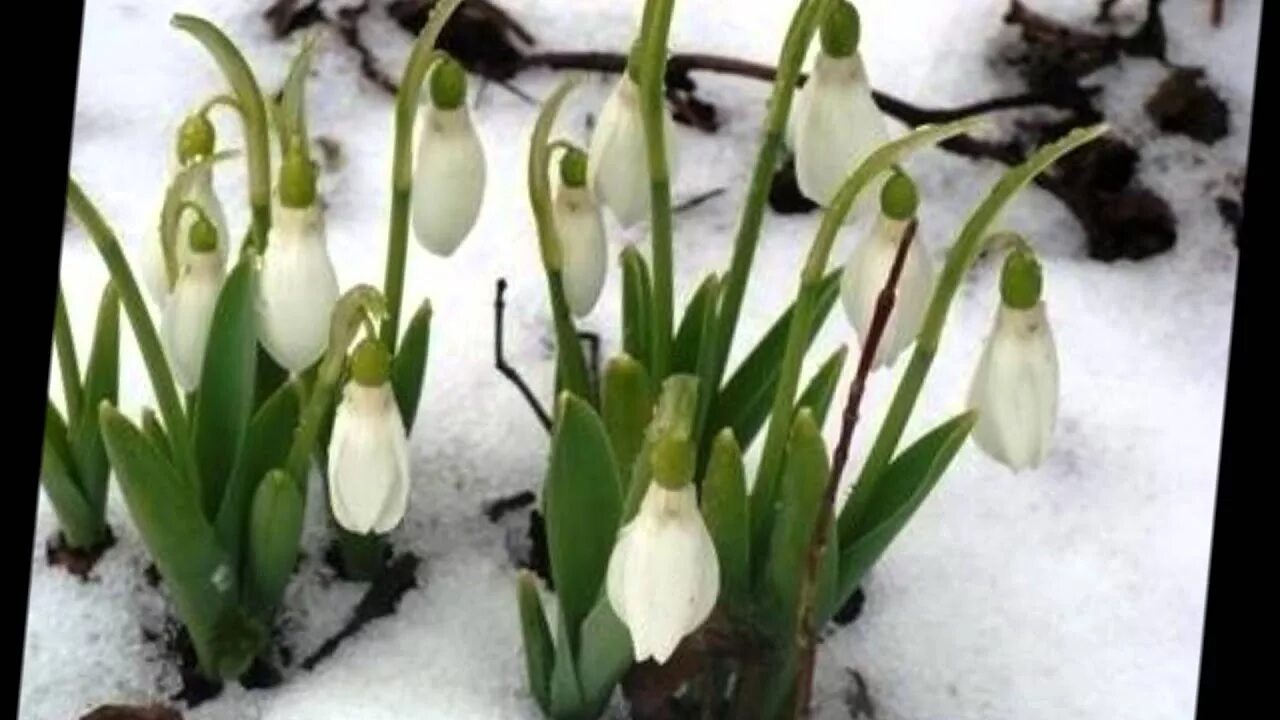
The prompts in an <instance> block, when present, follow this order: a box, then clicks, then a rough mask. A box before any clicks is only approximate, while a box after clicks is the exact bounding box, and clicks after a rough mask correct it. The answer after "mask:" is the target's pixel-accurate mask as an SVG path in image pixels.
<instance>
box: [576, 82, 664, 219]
mask: <svg viewBox="0 0 1280 720" xmlns="http://www.w3.org/2000/svg"><path fill="white" fill-rule="evenodd" d="M663 128H664V140H665V149H666V155H667V172H668V175H669V176H670V177H674V176H675V172H676V162H677V159H678V154H677V152H676V136H675V133H676V131H675V123H674V122H673V121H672V119H671V116H670V114H668V113H665V112H664V113H663ZM587 167H588V177H589V178H590V184H591V188H592V190H593V191H594V192H595V194H596V197H597V198H598V199H599V200H600V202H601V203H603V204H604V205H605V206H606V207H608V208H609V210H610V212H612V213H613V215H614V217H615V218H617V220H618V223H619V224H621V225H622V226H623V227H626V228H630V227H633V226H635V225H637V224H639V223H640V222H642V221H643V220H645V219H647V218H648V217H649V212H650V206H649V200H650V198H649V161H648V155H647V150H646V146H645V139H644V120H643V116H642V112H641V106H640V96H639V88H638V87H637V86H636V84H635V82H634V81H633V80H631V78H630V76H629V75H626V74H623V76H622V77H621V78H620V79H619V80H618V83H617V84H616V85H615V86H614V89H613V92H612V93H610V95H609V97H608V99H607V100H606V101H605V104H604V107H603V108H601V111H600V119H599V121H598V122H597V123H596V128H595V131H594V132H593V133H592V135H591V142H590V144H589V145H588V152H587Z"/></svg>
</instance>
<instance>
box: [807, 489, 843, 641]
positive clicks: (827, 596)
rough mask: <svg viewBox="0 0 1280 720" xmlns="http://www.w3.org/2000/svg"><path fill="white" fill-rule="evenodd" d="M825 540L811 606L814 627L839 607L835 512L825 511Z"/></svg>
mask: <svg viewBox="0 0 1280 720" xmlns="http://www.w3.org/2000/svg"><path fill="white" fill-rule="evenodd" d="M827 514H828V515H829V516H830V517H829V518H828V520H827V542H826V543H824V544H823V546H822V559H821V562H822V564H821V565H820V566H819V567H818V594H817V596H816V602H815V604H814V608H813V617H814V619H815V623H814V625H815V627H818V628H821V627H822V626H823V625H825V624H826V623H827V621H828V620H830V618H831V617H832V616H833V615H835V613H836V610H839V609H840V602H839V601H840V539H839V538H838V537H836V536H835V532H836V513H835V510H834V509H830V510H828V511H827Z"/></svg>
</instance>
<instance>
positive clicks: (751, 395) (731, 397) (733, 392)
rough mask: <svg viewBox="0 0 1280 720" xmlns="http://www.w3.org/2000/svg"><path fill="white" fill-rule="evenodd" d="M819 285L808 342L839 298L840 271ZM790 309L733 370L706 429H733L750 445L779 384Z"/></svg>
mask: <svg viewBox="0 0 1280 720" xmlns="http://www.w3.org/2000/svg"><path fill="white" fill-rule="evenodd" d="M818 287H819V289H818V296H817V302H816V303H815V306H814V313H813V325H812V327H811V328H810V332H809V342H810V343H812V342H813V339H814V338H815V337H817V335H818V331H819V330H821V329H822V324H823V322H824V321H825V320H826V317H827V315H828V314H829V313H830V312H831V308H832V307H834V306H835V303H836V299H837V298H838V297H840V270H838V269H837V270H832V271H831V272H830V273H829V274H827V276H826V277H824V278H823V279H822V282H821V283H820V284H819V286H818ZM793 310H794V306H791V307H788V308H787V310H786V311H785V312H784V313H783V314H782V315H781V316H779V317H778V319H777V321H776V322H774V324H773V326H772V327H770V328H769V331H768V332H767V333H765V335H764V337H763V338H761V340H760V342H759V343H757V344H756V346H755V349H753V350H752V351H751V353H750V354H749V355H747V358H746V359H745V360H743V361H742V364H741V365H739V366H738V369H737V370H736V371H734V373H733V375H732V376H731V377H730V378H729V382H728V383H726V384H725V386H724V388H722V389H721V391H720V394H719V395H718V396H717V397H716V399H715V402H714V404H713V406H712V409H711V425H710V426H709V429H710V430H712V431H716V432H718V431H719V430H721V429H722V428H732V429H733V434H734V437H736V438H737V439H738V442H739V443H741V444H742V447H744V448H747V447H750V446H751V443H752V441H754V440H755V437H756V435H757V434H758V433H759V432H760V428H762V427H764V421H765V420H766V419H767V418H768V417H769V410H770V408H771V406H772V403H773V395H774V392H775V391H776V389H777V387H778V374H779V372H780V371H781V369H782V355H783V353H784V352H785V351H786V344H787V333H788V331H789V329H790V327H791V313H792V311H793Z"/></svg>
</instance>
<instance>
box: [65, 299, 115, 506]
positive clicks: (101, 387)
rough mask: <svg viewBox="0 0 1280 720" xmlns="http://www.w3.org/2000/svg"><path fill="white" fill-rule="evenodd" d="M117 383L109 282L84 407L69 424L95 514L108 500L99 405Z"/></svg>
mask: <svg viewBox="0 0 1280 720" xmlns="http://www.w3.org/2000/svg"><path fill="white" fill-rule="evenodd" d="M119 386H120V301H119V298H118V297H117V295H116V290H115V285H114V284H112V283H110V282H108V283H107V285H106V288H104V289H103V291H102V301H101V303H100V304H99V305H98V323H97V327H96V328H95V329H94V334H93V348H92V349H91V350H90V352H89V364H88V365H87V366H86V367H85V380H84V395H83V398H84V403H85V404H84V408H83V409H82V410H81V413H80V416H79V417H78V418H76V419H75V420H74V421H73V422H72V425H71V428H70V430H71V434H70V436H69V437H70V440H71V452H72V455H73V456H74V457H75V460H76V468H77V469H78V470H79V477H80V483H81V489H82V490H83V491H84V496H85V500H87V501H88V502H89V506H90V508H92V509H93V511H94V514H95V515H98V516H101V515H102V513H103V511H104V509H105V508H106V504H107V478H108V476H110V474H111V466H110V464H109V463H108V462H107V451H106V448H104V447H103V445H102V433H101V432H99V430H98V407H99V406H100V405H101V404H102V401H103V400H106V401H108V402H110V403H112V404H113V405H114V404H115V402H116V400H117V397H118V395H119Z"/></svg>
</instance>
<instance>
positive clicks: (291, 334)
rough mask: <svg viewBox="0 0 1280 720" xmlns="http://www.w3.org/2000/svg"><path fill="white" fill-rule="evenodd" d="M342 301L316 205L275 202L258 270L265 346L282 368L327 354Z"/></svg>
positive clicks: (304, 366) (298, 365)
mask: <svg viewBox="0 0 1280 720" xmlns="http://www.w3.org/2000/svg"><path fill="white" fill-rule="evenodd" d="M337 301H338V278H337V275H336V274H335V273H334V269H333V263H332V262H330V260H329V253H328V249H327V248H326V247H325V231H324V221H323V218H322V217H321V215H320V210H319V208H318V207H317V206H316V205H314V204H313V205H311V206H310V207H307V208H291V207H287V206H285V205H282V204H280V203H279V202H277V203H276V206H275V218H274V221H273V222H272V224H271V232H270V233H269V234H268V238H267V249H266V252H265V253H263V256H262V269H261V271H260V272H259V273H258V320H259V332H260V338H261V340H262V346H263V348H264V349H266V351H267V353H268V354H269V355H271V357H272V359H274V360H275V361H276V362H277V363H279V364H280V366H281V367H283V368H285V369H287V370H289V371H291V372H293V373H300V372H302V371H303V370H305V369H307V368H308V367H310V366H311V365H312V364H314V363H315V362H316V361H317V360H319V359H320V356H321V355H323V354H324V351H325V349H326V348H327V347H328V344H329V322H330V315H331V314H332V312H333V306H334V304H335V303H336V302H337Z"/></svg>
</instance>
